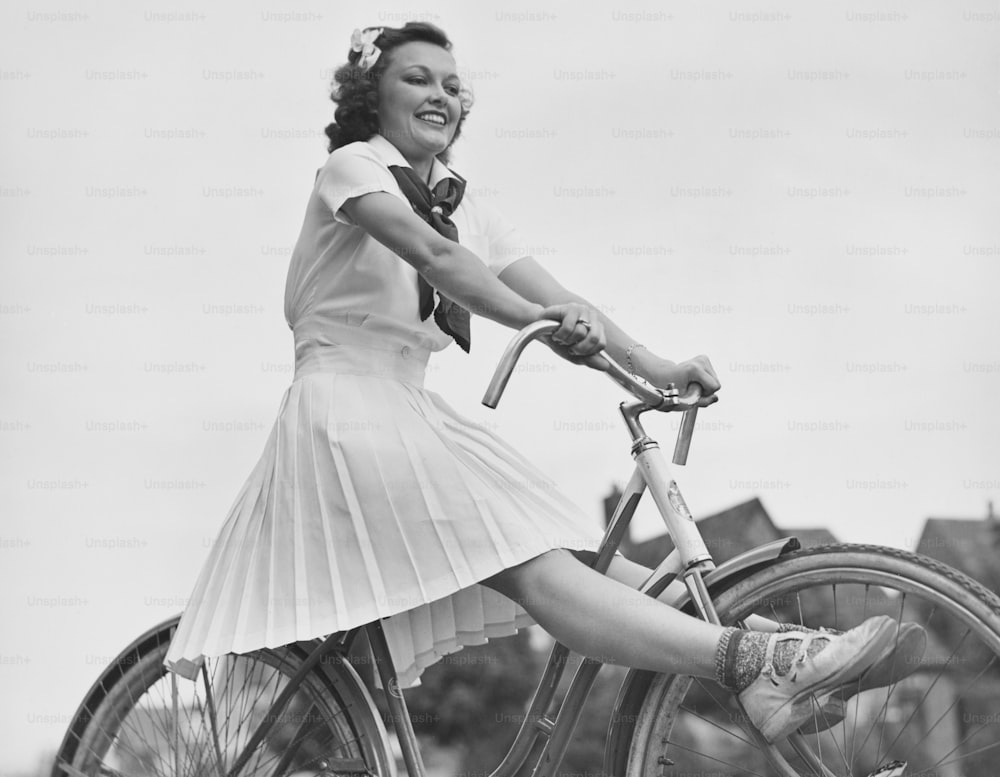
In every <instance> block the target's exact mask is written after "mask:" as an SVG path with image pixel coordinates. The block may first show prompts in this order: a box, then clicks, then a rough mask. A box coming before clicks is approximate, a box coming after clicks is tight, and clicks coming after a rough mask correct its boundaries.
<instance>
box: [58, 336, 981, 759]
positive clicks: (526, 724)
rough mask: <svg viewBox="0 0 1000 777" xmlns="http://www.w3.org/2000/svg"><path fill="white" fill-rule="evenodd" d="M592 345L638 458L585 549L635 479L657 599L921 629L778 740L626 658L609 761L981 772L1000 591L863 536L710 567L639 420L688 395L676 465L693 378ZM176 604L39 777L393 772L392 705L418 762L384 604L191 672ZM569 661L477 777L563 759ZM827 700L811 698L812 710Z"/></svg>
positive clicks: (119, 667) (606, 559) (554, 655)
mask: <svg viewBox="0 0 1000 777" xmlns="http://www.w3.org/2000/svg"><path fill="white" fill-rule="evenodd" d="M557 327H558V323H557V322H538V323H535V324H533V325H531V326H528V327H526V328H525V329H523V330H521V332H519V333H518V334H517V335H516V336H515V337H514V339H513V340H512V341H511V343H510V345H509V346H508V347H507V350H506V351H505V353H504V354H503V356H502V357H501V360H500V362H499V365H498V367H497V370H496V372H495V374H494V376H493V380H492V381H491V383H490V386H489V389H488V390H487V393H486V396H485V397H484V399H483V402H484V404H486V405H488V406H490V407H496V405H497V402H498V401H499V399H500V396H501V394H502V392H503V390H504V388H505V387H506V385H507V382H508V380H509V378H510V376H511V373H512V371H513V368H514V365H515V363H516V361H517V359H518V357H519V356H520V354H521V352H522V351H523V349H524V348H525V346H526V345H527V344H528V343H529V342H530V341H531V340H533V339H535V338H537V337H540V336H543V335H545V334H549V333H551V332H552V331H554V330H555V329H556V328H557ZM602 356H603V357H604V358H605V359H606V361H607V367H606V371H607V373H608V375H609V376H610V377H611V378H612V379H613V380H614V381H615V382H616V383H618V384H619V385H620V386H621V387H623V388H624V389H625V390H627V391H628V392H629V393H631V394H632V395H633V397H634V399H633V400H632V401H630V402H622V403H621V405H620V411H621V415H622V417H623V419H624V422H625V425H626V428H627V429H628V431H629V434H630V437H631V440H632V455H633V458H634V459H635V461H636V467H635V471H634V472H633V474H632V476H631V478H630V479H629V481H628V485H627V486H626V488H625V490H624V493H623V494H622V497H621V499H620V501H619V502H618V505H617V507H616V509H615V511H614V513H613V516H612V518H611V520H610V522H609V524H608V527H607V530H606V532H605V535H604V538H603V541H602V543H601V546H600V548H599V550H598V552H597V554H596V559H595V561H594V562H593V566H594V567H595V568H596V569H597V570H598V571H600V572H602V573H604V572H606V571H607V569H608V566H609V564H610V561H611V557H612V556H613V554H614V553H615V551H616V549H617V548H618V545H619V543H620V542H621V540H622V537H623V536H624V535H625V532H626V530H627V528H628V525H629V522H630V520H631V519H632V516H633V514H634V512H635V509H636V506H637V505H638V503H639V500H640V498H641V496H642V495H643V493H644V492H645V491H646V490H647V489H648V490H649V491H650V492H651V494H652V497H653V500H654V502H655V503H656V506H657V508H658V509H659V512H660V514H661V516H662V517H663V520H664V522H665V524H666V527H667V531H668V532H669V534H670V537H671V538H672V539H673V543H674V546H675V549H674V550H673V551H672V552H671V553H670V554H669V555H668V556H667V557H666V558H665V559H663V561H662V562H661V563H660V564H659V565H658V566H657V567H656V569H655V570H653V572H652V573H651V574H650V576H649V577H648V579H647V580H646V582H645V583H644V584H643V585H642V586H641V587H640V590H642V591H643V592H645V593H646V594H648V595H650V596H654V597H658V598H662V597H668V598H670V599H671V600H672V602H671V603H672V606H675V607H678V608H679V609H681V610H683V611H685V612H689V613H692V614H695V615H697V616H699V617H701V618H704V619H706V620H709V621H711V622H714V623H721V624H725V625H728V624H734V623H735V624H739V623H742V622H744V621H745V619H746V618H748V617H749V616H750V615H753V614H757V615H762V616H765V617H768V618H770V619H772V620H775V621H780V622H794V623H798V624H802V625H805V626H813V627H818V626H828V627H833V628H837V629H847V628H850V627H852V626H854V625H857V623H859V622H860V621H861V620H863V619H865V618H867V617H869V616H871V615H875V614H890V615H892V616H893V617H894V618H896V619H897V620H900V621H902V620H904V619H905V620H909V621H916V622H918V623H920V624H921V625H922V626H923V627H924V628H925V629H926V630H927V632H928V634H929V635H930V640H929V645H930V647H929V649H928V651H927V653H926V654H925V656H924V657H923V659H922V660H921V662H920V665H919V667H918V668H917V669H916V671H914V672H913V673H911V674H909V676H907V677H906V678H905V679H903V680H901V681H900V682H896V683H893V684H892V685H890V686H889V687H886V688H879V689H868V690H863V691H861V692H857V693H853V694H847V695H848V696H849V698H848V699H847V701H846V703H845V709H844V714H845V717H844V718H843V720H842V721H841V722H840V723H837V724H836V725H834V726H832V727H829V728H826V727H825V725H823V726H820V725H816V726H814V729H815V730H813V732H812V733H806V732H805V729H806V728H807V727H806V726H803V728H802V729H800V730H799V731H798V732H796V733H795V734H793V735H791V736H790V737H788V738H787V740H786V741H783V742H779V743H776V744H773V745H769V744H767V742H766V741H765V740H764V739H763V738H762V737H761V736H760V734H759V733H758V732H757V731H756V730H755V729H754V728H753V727H752V726H750V724H749V723H748V721H747V719H746V718H745V716H744V715H743V714H742V711H741V709H740V707H739V705H738V704H737V702H736V700H735V697H733V696H732V695H730V694H728V693H726V692H725V691H723V690H722V689H721V688H720V687H719V686H717V685H715V684H714V683H711V682H708V681H705V680H700V679H696V678H691V677H683V676H677V675H664V674H655V673H653V672H648V671H642V670H632V671H630V672H628V674H627V675H626V677H625V680H624V682H623V684H622V687H621V690H620V692H619V694H618V698H617V700H616V702H615V705H614V709H613V710H612V714H611V722H610V725H609V730H608V737H607V741H606V745H605V757H604V763H603V772H604V774H606V775H608V777H670V776H671V775H681V776H683V775H691V774H694V773H697V774H701V775H705V774H719V775H722V774H730V773H731V774H755V775H760V774H776V775H783V776H786V777H787V776H789V775H804V774H812V775H820V776H822V777H832V775H857V774H871V775H875V774H878V775H880V777H888V776H889V775H917V774H920V775H939V776H940V777H950V776H951V775H954V776H955V777H958V775H964V777H974V776H975V775H985V774H995V768H994V767H993V766H992V758H995V757H997V756H998V755H1000V713H998V712H996V711H995V707H996V705H997V700H998V699H1000V694H998V693H997V692H996V691H997V688H998V687H1000V598H998V597H997V596H996V595H994V594H993V593H991V592H990V591H988V590H987V589H985V588H984V587H983V586H981V585H980V584H979V583H976V582H975V581H973V580H971V579H970V578H968V577H966V576H965V575H963V574H962V573H960V572H958V571H956V570H954V569H951V568H949V567H946V566H945V565H943V564H941V563H939V562H937V561H934V560H933V559H930V558H926V557H923V556H918V555H916V554H914V553H909V552H906V551H902V550H896V549H892V548H885V547H878V546H869V545H850V544H838V545H827V546H820V547H814V548H809V549H801V548H800V546H799V543H798V541H797V540H795V539H794V538H790V539H785V540H779V541H775V542H771V543H768V544H765V545H762V546H759V547H756V548H753V549H751V550H749V551H747V552H745V553H743V554H741V555H739V556H737V557H735V558H732V559H730V560H729V561H727V562H725V563H723V564H721V565H719V566H716V565H715V564H714V562H713V561H712V557H711V554H710V553H709V552H708V549H707V548H706V546H705V543H704V541H703V540H702V537H701V535H700V533H699V531H698V526H697V524H696V523H695V521H694V519H693V518H692V517H691V514H690V512H689V511H688V509H687V507H686V506H685V503H684V500H683V498H682V497H681V494H680V491H679V490H678V488H677V484H676V481H675V480H674V479H673V477H672V476H671V474H670V469H669V467H668V465H667V463H666V460H665V458H664V457H663V455H662V453H661V451H660V449H659V446H658V444H657V443H656V442H655V441H654V440H653V439H652V438H650V437H649V436H648V435H647V434H646V432H645V430H644V429H643V427H642V424H641V423H640V418H639V417H640V415H641V414H642V413H645V412H648V411H651V410H659V411H683V412H684V417H683V419H682V422H681V426H680V430H679V432H678V438H677V444H676V446H675V449H674V457H673V461H674V463H675V464H684V463H685V462H686V458H687V453H688V448H689V446H690V442H691V436H692V433H693V429H694V425H695V422H696V414H697V400H698V396H697V392H696V391H695V392H692V393H690V394H688V395H686V396H684V397H681V396H679V395H678V392H677V390H676V388H674V387H669V388H667V389H663V390H661V389H658V388H655V387H652V386H649V385H647V384H644V383H642V382H640V381H637V380H636V379H635V378H634V377H632V376H631V375H629V373H627V372H626V371H625V370H623V369H622V368H621V366H620V365H618V364H616V363H615V362H613V361H612V360H611V359H610V358H609V357H607V355H606V354H602ZM671 583H673V584H674V585H672V586H671ZM670 592H674V593H670ZM177 620H178V617H175V618H172V619H170V620H168V621H166V622H164V623H161V624H160V625H158V626H156V627H154V628H153V629H151V630H149V631H148V632H146V633H145V634H143V635H142V636H140V637H139V638H138V639H137V640H135V641H134V642H133V643H132V644H131V645H129V646H128V647H127V648H126V649H125V650H124V651H122V653H121V654H120V655H119V656H118V657H117V658H116V659H115V661H113V662H112V663H111V664H110V665H109V666H108V667H107V668H106V669H105V670H104V671H103V672H102V674H101V676H100V677H99V678H98V680H97V681H96V682H95V683H94V685H93V687H92V688H91V689H90V691H89V692H88V693H87V695H86V697H85V698H84V701H83V703H82V704H81V705H80V708H79V709H78V710H77V713H76V715H75V716H74V718H73V720H72V722H71V724H70V726H69V730H68V731H67V733H66V735H65V737H64V739H63V742H62V745H61V746H60V748H59V750H58V753H57V757H56V760H55V764H54V766H53V770H52V777H143V776H144V775H162V777H167V776H168V775H169V777H250V776H251V775H254V776H257V775H268V776H269V777H286V775H294V777H336V776H341V775H360V774H365V775H373V776H374V777H395V775H396V766H395V761H394V757H393V754H392V752H391V748H390V742H389V739H388V733H387V729H386V725H385V724H386V723H387V722H392V724H393V727H394V728H395V730H396V734H397V737H398V741H399V745H400V749H401V751H402V756H403V760H404V763H405V765H406V769H407V772H408V774H409V775H410V777H423V775H424V769H423V764H422V761H421V758H420V754H419V751H418V746H417V740H416V737H415V735H414V732H413V728H412V724H411V720H410V717H409V715H408V713H407V708H406V703H405V699H404V698H403V694H402V693H401V692H400V691H399V688H398V682H397V681H396V677H395V672H394V668H393V665H392V659H391V656H390V654H389V651H388V647H387V644H386V640H385V635H384V632H383V630H382V626H381V622H380V621H376V622H373V623H369V624H366V625H364V626H360V627H357V628H354V629H351V630H349V631H346V632H338V633H336V634H331V635H329V636H327V637H325V638H323V639H315V640H311V641H309V642H300V643H294V644H290V645H286V646H284V647H281V648H273V649H263V650H258V651H255V652H253V653H249V654H241V655H234V654H230V655H226V656H221V657H219V658H216V659H208V660H207V661H206V663H205V665H204V666H203V667H202V668H201V674H200V679H199V680H198V681H195V682H190V681H186V680H180V681H179V680H178V679H177V676H176V675H174V674H171V673H168V672H167V671H166V669H165V668H164V666H163V663H162V662H163V656H164V654H165V652H166V650H167V646H168V644H169V642H170V637H171V634H172V632H173V629H174V628H175V626H176V623H177ZM362 634H364V635H366V636H367V639H368V642H369V644H370V646H371V656H372V658H373V659H374V663H375V669H376V670H377V672H378V675H379V677H380V679H381V683H382V687H383V689H384V692H385V702H386V705H387V709H388V711H389V712H388V715H387V716H386V717H387V718H388V720H383V717H382V715H381V714H380V713H379V710H378V708H377V706H376V704H375V702H374V699H373V696H372V694H371V692H370V691H369V689H368V687H367V686H366V684H365V683H364V682H363V681H362V679H361V677H360V675H359V673H358V671H357V670H356V669H355V668H354V663H356V662H357V659H356V657H354V656H352V655H351V652H352V647H354V646H355V645H356V644H357V643H358V640H359V638H360V637H361V636H362ZM569 658H570V651H569V649H568V648H567V647H565V646H564V645H562V644H560V643H558V642H557V643H556V644H555V645H554V646H553V647H552V650H551V652H550V654H549V658H548V662H547V664H546V666H545V669H544V671H543V674H542V677H541V678H540V680H539V682H538V685H537V687H536V689H535V692H534V695H533V697H532V699H531V701H530V703H529V705H528V709H527V711H526V714H525V716H524V719H523V722H522V724H521V726H520V729H519V731H518V733H517V736H516V738H515V740H514V743H513V744H512V746H511V747H510V750H509V752H508V753H507V755H506V756H505V757H504V759H503V760H502V762H501V763H500V765H499V766H498V767H497V768H496V770H495V771H494V772H493V773H492V774H491V776H490V777H513V775H514V774H516V773H519V772H520V770H521V769H522V768H524V767H525V766H526V765H529V764H530V765H533V766H532V769H533V771H532V775H533V777H554V775H556V774H557V773H558V771H559V765H560V762H561V761H562V758H563V756H564V754H565V753H566V750H567V747H568V745H569V744H570V740H571V737H572V734H573V730H574V728H575V726H576V724H577V722H578V721H579V718H580V715H581V712H582V710H583V705H584V703H585V701H586V698H587V695H588V693H589V691H590V688H591V686H592V685H593V682H594V680H595V678H596V676H597V673H598V671H599V669H600V668H601V666H602V664H601V663H600V662H599V661H597V660H594V659H591V658H583V659H582V660H581V661H580V662H579V664H578V668H577V671H576V674H575V675H574V676H573V677H572V679H571V681H570V682H569V684H568V688H567V690H566V692H565V694H564V695H563V697H562V698H561V701H559V700H557V699H556V690H557V686H559V683H560V679H561V678H562V675H563V672H564V669H565V668H566V665H567V660H568V659H569ZM859 689H860V686H859V687H858V688H854V689H852V690H853V691H858V690H859ZM824 715H825V713H824V711H823V709H822V708H821V707H819V706H818V705H816V706H814V718H815V719H816V721H815V722H816V723H818V722H819V720H820V719H821V718H823V716H824ZM824 729H825V730H824Z"/></svg>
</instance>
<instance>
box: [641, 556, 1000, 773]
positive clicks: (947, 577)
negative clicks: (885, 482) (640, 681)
mask: <svg viewBox="0 0 1000 777" xmlns="http://www.w3.org/2000/svg"><path fill="white" fill-rule="evenodd" d="M715 593H716V596H715V600H716V607H717V609H718V612H719V615H720V618H721V620H722V622H723V623H725V624H732V623H736V622H738V621H740V620H742V619H743V618H746V617H747V616H749V615H751V614H756V615H760V616H763V617H766V618H770V619H772V620H778V621H781V622H783V623H798V624H803V625H805V626H809V627H813V628H816V627H819V626H828V627H833V628H837V629H841V630H845V629H848V628H851V627H853V626H855V625H857V624H858V623H860V622H861V621H862V620H864V619H865V618H867V617H871V616H873V615H880V614H887V615H890V616H892V617H893V618H896V619H897V620H900V621H912V622H916V623H919V624H920V625H922V626H923V627H924V628H925V629H926V631H927V634H928V642H927V648H926V650H925V652H924V655H923V657H922V658H921V660H920V661H919V663H916V662H913V663H915V667H914V669H913V671H912V673H910V674H909V675H908V676H906V677H904V678H901V679H899V680H898V681H897V682H895V683H892V684H890V685H889V686H887V687H884V688H878V689H869V690H865V691H863V692H861V693H856V690H857V689H856V688H855V689H854V690H853V691H852V694H853V695H850V696H849V698H848V700H847V702H846V704H845V705H844V710H843V711H844V713H845V717H844V718H843V720H842V721H841V722H839V723H835V724H834V725H832V726H830V727H829V728H826V730H824V731H820V732H819V733H817V732H815V731H814V732H813V733H803V732H802V730H800V736H801V737H802V738H801V739H799V740H798V741H797V742H794V743H793V742H789V741H786V742H782V743H779V744H777V745H776V746H774V747H771V748H763V749H762V748H760V747H758V746H757V744H756V743H755V742H754V738H753V737H752V736H751V734H750V733H749V729H748V724H747V722H746V720H745V718H744V716H743V714H742V712H741V710H740V708H739V706H738V705H737V704H736V702H735V699H734V697H733V696H732V695H731V694H729V693H727V692H725V691H723V690H722V689H721V688H720V687H719V686H718V685H716V684H715V683H712V682H709V681H706V680H701V679H697V678H691V677H680V676H674V675H658V676H657V677H656V678H655V679H654V681H653V683H652V684H651V686H650V689H649V692H648V693H647V696H646V699H645V701H644V703H643V706H642V708H641V712H640V715H639V722H638V723H637V726H636V731H635V735H634V737H633V747H632V751H631V753H630V756H629V767H628V775H629V777H653V776H654V775H655V777H682V776H685V775H692V774H698V775H702V777H707V776H708V775H711V776H712V777H723V776H724V775H774V774H781V775H823V777H828V776H829V775H837V776H838V777H839V776H846V775H850V776H851V777H854V776H855V775H862V776H863V775H869V774H872V773H874V772H876V770H878V769H879V768H880V767H885V766H886V765H887V764H889V763H892V762H896V761H898V762H903V763H905V764H906V767H905V770H903V771H902V772H900V773H901V774H903V775H911V776H912V775H918V774H919V775H922V776H927V777H987V776H989V777H992V776H993V775H995V774H996V766H995V764H996V762H997V760H998V759H1000V713H998V712H997V706H996V705H997V699H998V698H1000V599H998V598H997V597H996V596H995V595H994V594H992V593H990V592H989V591H988V590H986V589H985V588H983V587H982V586H981V585H979V584H978V583H975V582H974V581H972V580H971V579H970V578H968V577H966V576H964V575H962V574H961V573H958V572H956V571H955V570H953V569H951V568H949V567H946V566H944V565H943V564H940V563H938V562H936V561H933V560H932V559H929V558H924V557H921V556H917V555H916V554H912V553H907V552H905V551H899V550H895V549H889V548H878V547H872V546H852V545H839V546H825V547H821V548H811V549H808V550H804V551H799V552H797V553H793V554H790V555H788V556H786V557H784V558H782V559H780V560H779V561H777V562H776V563H775V564H774V565H772V566H769V567H767V568H765V569H763V570H760V571H757V572H755V573H753V574H751V575H749V576H747V577H746V578H744V579H742V580H740V581H737V582H735V583H733V584H731V585H730V586H729V587H727V588H726V589H725V590H724V591H721V592H715ZM907 671H909V670H907ZM900 672H901V670H894V674H896V673H900ZM813 710H814V714H813V721H812V723H811V725H812V726H817V725H818V727H819V728H824V727H825V726H826V725H828V723H829V721H828V720H826V719H825V718H826V714H825V711H824V709H823V708H820V707H819V706H818V705H813ZM828 710H829V708H827V710H826V711H828ZM808 727H809V726H808V725H807V726H806V727H804V728H808ZM897 768H898V767H897Z"/></svg>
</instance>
